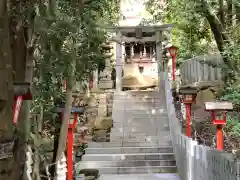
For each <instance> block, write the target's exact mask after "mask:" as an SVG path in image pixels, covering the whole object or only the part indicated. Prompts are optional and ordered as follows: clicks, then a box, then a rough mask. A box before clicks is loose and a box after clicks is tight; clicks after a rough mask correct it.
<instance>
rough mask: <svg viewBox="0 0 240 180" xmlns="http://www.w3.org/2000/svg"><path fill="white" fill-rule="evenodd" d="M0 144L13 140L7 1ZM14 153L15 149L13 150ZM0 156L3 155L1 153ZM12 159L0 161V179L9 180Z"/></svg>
mask: <svg viewBox="0 0 240 180" xmlns="http://www.w3.org/2000/svg"><path fill="white" fill-rule="evenodd" d="M0 42H1V43H0V86H1V88H0V101H1V107H0V121H1V124H0V143H3V142H6V141H13V140H14V130H13V123H12V121H13V111H12V107H13V74H12V72H13V71H12V55H11V50H10V37H9V21H8V12H7V0H1V1H0ZM12 152H13V153H15V152H16V148H14V149H13V151H12ZM0 155H3V154H2V152H1V154H0ZM14 160H15V159H14V158H13V157H9V158H4V159H0V179H1V180H11V178H9V176H10V175H11V173H13V170H12V165H13V162H14Z"/></svg>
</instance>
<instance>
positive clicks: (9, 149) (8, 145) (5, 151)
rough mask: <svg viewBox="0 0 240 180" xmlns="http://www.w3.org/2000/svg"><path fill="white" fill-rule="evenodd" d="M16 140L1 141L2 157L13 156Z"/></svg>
mask: <svg viewBox="0 0 240 180" xmlns="http://www.w3.org/2000/svg"><path fill="white" fill-rule="evenodd" d="M13 145H14V141H10V142H5V143H0V159H6V158H9V157H12V156H13Z"/></svg>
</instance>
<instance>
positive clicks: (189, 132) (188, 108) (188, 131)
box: [185, 103, 192, 137]
mask: <svg viewBox="0 0 240 180" xmlns="http://www.w3.org/2000/svg"><path fill="white" fill-rule="evenodd" d="M185 107H186V121H187V122H186V125H187V127H186V136H188V137H191V135H192V130H191V104H190V103H186V104H185Z"/></svg>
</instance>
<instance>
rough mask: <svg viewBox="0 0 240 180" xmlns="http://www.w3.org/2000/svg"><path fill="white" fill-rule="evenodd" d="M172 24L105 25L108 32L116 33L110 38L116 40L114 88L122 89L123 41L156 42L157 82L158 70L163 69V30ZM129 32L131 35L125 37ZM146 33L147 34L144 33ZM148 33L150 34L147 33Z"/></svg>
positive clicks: (169, 27) (166, 29)
mask: <svg viewBox="0 0 240 180" xmlns="http://www.w3.org/2000/svg"><path fill="white" fill-rule="evenodd" d="M172 27H173V25H171V24H164V25H153V26H116V27H114V26H109V27H105V29H106V30H107V31H108V32H112V33H116V36H115V37H113V38H112V39H111V40H112V41H114V42H116V43H117V44H116V90H117V91H121V89H122V71H123V66H124V54H125V52H124V51H125V49H124V48H123V47H124V46H123V43H125V42H142V43H144V42H155V44H156V61H157V63H158V84H159V82H160V81H159V80H160V72H161V71H163V67H162V66H163V62H162V61H163V60H162V54H163V43H162V42H163V32H164V31H170V30H171V29H172ZM127 33H131V34H132V36H131V37H127ZM146 34H148V35H146ZM149 34H150V35H149Z"/></svg>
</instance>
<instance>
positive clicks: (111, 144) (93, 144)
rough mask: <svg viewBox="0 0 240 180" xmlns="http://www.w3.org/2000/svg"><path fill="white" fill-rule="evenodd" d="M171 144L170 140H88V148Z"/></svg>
mask: <svg viewBox="0 0 240 180" xmlns="http://www.w3.org/2000/svg"><path fill="white" fill-rule="evenodd" d="M158 146H172V141H165V142H154V143H153V142H101V143H97V142H89V143H88V147H89V148H110V147H118V148H120V147H158Z"/></svg>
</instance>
